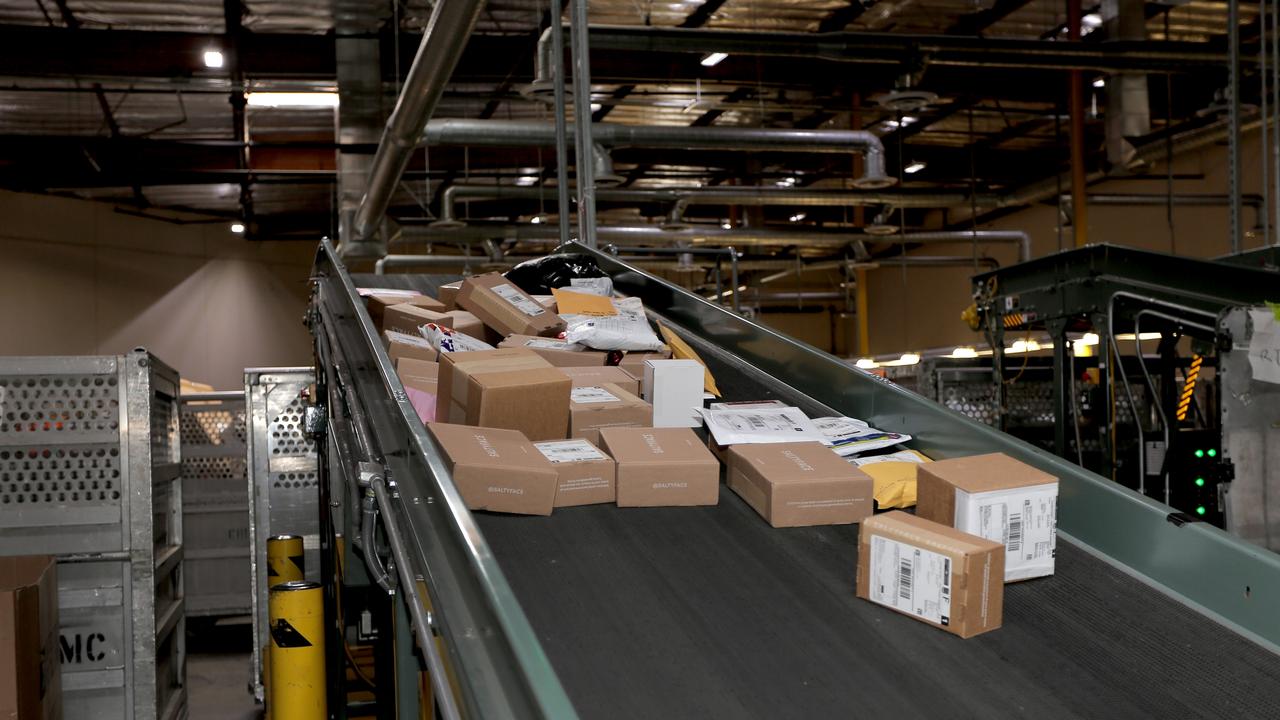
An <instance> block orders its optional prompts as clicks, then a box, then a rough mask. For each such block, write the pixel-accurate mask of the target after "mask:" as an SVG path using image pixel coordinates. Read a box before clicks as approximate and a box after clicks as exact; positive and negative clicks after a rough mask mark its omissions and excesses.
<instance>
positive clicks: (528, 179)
mask: <svg viewBox="0 0 1280 720" xmlns="http://www.w3.org/2000/svg"><path fill="white" fill-rule="evenodd" d="M536 184H538V176H537V175H521V176H520V177H518V178H516V185H518V186H520V187H529V186H530V185H536Z"/></svg>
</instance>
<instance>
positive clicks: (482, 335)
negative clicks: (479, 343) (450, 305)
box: [445, 310, 489, 342]
mask: <svg viewBox="0 0 1280 720" xmlns="http://www.w3.org/2000/svg"><path fill="white" fill-rule="evenodd" d="M445 315H448V316H449V317H450V318H453V325H450V326H446V327H452V328H453V329H454V330H457V331H458V332H460V333H462V334H463V335H470V336H471V337H473V338H475V339H477V340H484V341H485V342H488V341H489V337H488V333H486V332H485V327H484V323H482V322H480V318H478V317H476V316H475V315H474V314H472V313H469V312H467V311H466V310H450V311H449V312H447V313H445Z"/></svg>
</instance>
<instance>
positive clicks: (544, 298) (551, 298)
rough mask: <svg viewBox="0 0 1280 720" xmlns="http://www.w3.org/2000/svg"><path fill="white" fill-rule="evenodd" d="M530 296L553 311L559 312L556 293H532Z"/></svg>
mask: <svg viewBox="0 0 1280 720" xmlns="http://www.w3.org/2000/svg"><path fill="white" fill-rule="evenodd" d="M529 297H531V298H533V299H534V300H536V301H537V302H538V304H539V305H541V306H542V307H544V308H546V309H548V310H550V311H551V312H559V310H556V296H555V295H530V296H529Z"/></svg>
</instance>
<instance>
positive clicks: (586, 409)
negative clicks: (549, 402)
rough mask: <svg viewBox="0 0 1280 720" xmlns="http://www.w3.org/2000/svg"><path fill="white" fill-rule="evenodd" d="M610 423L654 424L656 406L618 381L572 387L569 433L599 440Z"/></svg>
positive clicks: (592, 440) (632, 425) (611, 424)
mask: <svg viewBox="0 0 1280 720" xmlns="http://www.w3.org/2000/svg"><path fill="white" fill-rule="evenodd" d="M609 427H653V406H652V405H650V404H649V403H647V402H645V401H643V400H641V399H640V398H638V397H636V396H635V395H632V394H631V393H629V392H627V391H626V390H623V389H622V388H621V387H619V386H618V385H616V384H614V383H604V384H603V385H597V386H583V387H575V388H574V389H573V390H572V391H570V393H569V437H573V438H582V439H584V440H590V441H591V442H593V443H596V444H599V443H600V431H601V430H602V429H604V428H609Z"/></svg>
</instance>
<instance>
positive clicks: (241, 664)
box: [187, 618, 262, 720]
mask: <svg viewBox="0 0 1280 720" xmlns="http://www.w3.org/2000/svg"><path fill="white" fill-rule="evenodd" d="M187 622H188V627H187V709H188V711H189V713H190V716H191V719H192V720H205V719H208V720H215V719H216V720H257V719H258V718H261V717H262V706H261V705H258V704H256V703H255V702H254V701H253V696H252V695H250V694H249V689H248V686H249V672H250V670H249V663H250V654H249V649H250V648H251V647H252V644H251V642H252V641H251V640H250V637H251V634H252V631H251V630H250V628H249V626H248V625H247V624H235V625H213V624H211V623H208V622H199V621H195V619H194V618H192V619H189V620H188V621H187Z"/></svg>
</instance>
